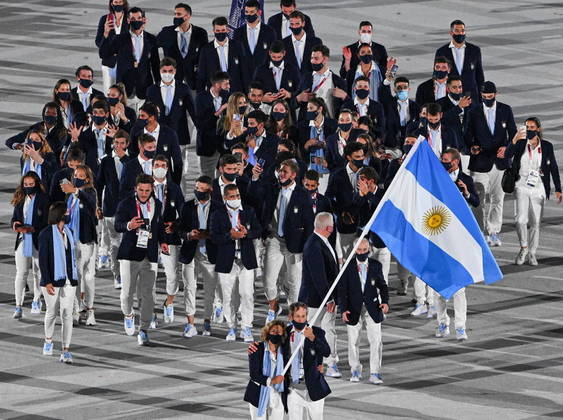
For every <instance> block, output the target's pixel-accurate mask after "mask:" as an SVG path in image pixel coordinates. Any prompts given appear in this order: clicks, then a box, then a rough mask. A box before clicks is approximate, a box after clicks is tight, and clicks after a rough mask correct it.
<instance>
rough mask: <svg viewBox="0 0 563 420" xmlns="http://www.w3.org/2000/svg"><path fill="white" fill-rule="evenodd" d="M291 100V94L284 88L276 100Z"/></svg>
mask: <svg viewBox="0 0 563 420" xmlns="http://www.w3.org/2000/svg"><path fill="white" fill-rule="evenodd" d="M282 98H283V99H289V98H291V92H289V91H288V90H285V89H284V88H281V89H280V91H279V92H278V96H277V98H276V99H282Z"/></svg>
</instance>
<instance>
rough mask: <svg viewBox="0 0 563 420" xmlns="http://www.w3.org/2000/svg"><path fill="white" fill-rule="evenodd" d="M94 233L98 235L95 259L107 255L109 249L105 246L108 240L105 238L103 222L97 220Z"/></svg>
mask: <svg viewBox="0 0 563 420" xmlns="http://www.w3.org/2000/svg"><path fill="white" fill-rule="evenodd" d="M96 233H97V235H98V247H97V255H96V258H98V257H100V256H102V255H108V249H109V247H108V246H107V244H106V242H107V241H109V239H108V238H106V236H107V235H106V233H105V228H104V223H103V220H98V224H97V225H96Z"/></svg>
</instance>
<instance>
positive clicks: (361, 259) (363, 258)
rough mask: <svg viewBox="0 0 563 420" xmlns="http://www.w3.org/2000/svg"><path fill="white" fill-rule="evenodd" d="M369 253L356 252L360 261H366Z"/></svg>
mask: <svg viewBox="0 0 563 420" xmlns="http://www.w3.org/2000/svg"><path fill="white" fill-rule="evenodd" d="M368 255H369V252H366V253H364V254H356V259H357V260H358V261H359V262H364V261H367V259H368Z"/></svg>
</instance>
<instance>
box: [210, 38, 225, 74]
mask: <svg viewBox="0 0 563 420" xmlns="http://www.w3.org/2000/svg"><path fill="white" fill-rule="evenodd" d="M213 45H215V50H216V51H217V58H219V57H220V55H221V49H220V48H221V44H219V43H218V42H217V39H215V40H214V41H213ZM222 47H223V52H224V54H225V64H226V65H227V70H229V38H228V37H227V42H225V43H224V44H223V45H222ZM219 64H221V59H219Z"/></svg>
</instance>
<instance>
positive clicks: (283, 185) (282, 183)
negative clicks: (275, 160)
mask: <svg viewBox="0 0 563 420" xmlns="http://www.w3.org/2000/svg"><path fill="white" fill-rule="evenodd" d="M292 181H293V180H292V179H291V178H287V179H286V180H285V181H283V182H282V181H281V180H279V179H278V182H279V184H280V185H281V186H282V187H287V186H288V185H289V184H291V182H292Z"/></svg>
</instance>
